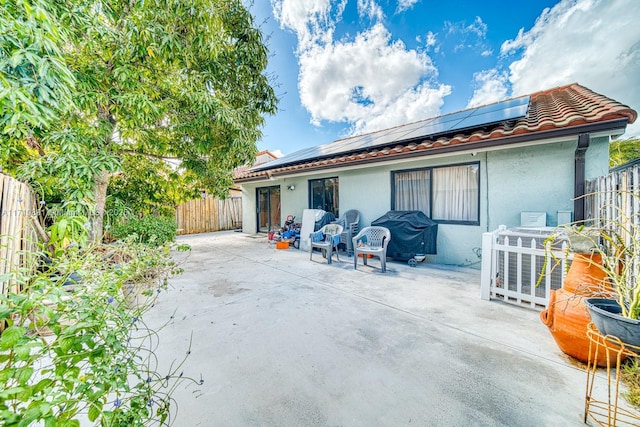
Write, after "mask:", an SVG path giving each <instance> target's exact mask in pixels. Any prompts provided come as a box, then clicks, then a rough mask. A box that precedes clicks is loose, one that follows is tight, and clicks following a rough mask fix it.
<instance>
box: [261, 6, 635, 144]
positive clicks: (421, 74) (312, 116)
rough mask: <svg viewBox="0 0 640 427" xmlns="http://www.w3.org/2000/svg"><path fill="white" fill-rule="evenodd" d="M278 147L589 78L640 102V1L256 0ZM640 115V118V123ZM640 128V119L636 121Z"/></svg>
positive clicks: (588, 82) (267, 134)
mask: <svg viewBox="0 0 640 427" xmlns="http://www.w3.org/2000/svg"><path fill="white" fill-rule="evenodd" d="M250 10H251V12H252V13H253V14H254V16H255V18H256V24H257V25H259V26H260V28H261V29H262V31H263V33H264V34H265V37H266V40H267V44H268V46H269V51H270V60H269V67H268V73H269V75H270V76H271V77H272V84H273V85H274V86H275V88H276V93H277V94H278V96H279V98H280V105H279V108H280V111H279V112H278V113H277V114H276V115H275V116H272V117H268V118H267V122H266V125H265V127H264V128H263V133H264V136H263V138H262V140H261V141H260V142H259V143H258V149H259V150H265V149H266V150H270V151H271V152H274V153H276V154H278V155H282V154H289V153H292V152H294V151H297V150H299V149H302V148H306V147H310V146H314V145H320V144H326V143H330V142H332V141H334V140H336V139H339V138H343V137H347V136H351V135H354V134H361V133H365V132H370V131H375V130H379V129H385V128H388V127H392V126H396V125H399V124H403V123H409V122H413V121H416V120H422V119H426V118H429V117H433V116H438V115H441V114H447V113H450V112H453V111H458V110H462V109H465V108H468V107H472V106H476V105H482V104H487V103H491V102H495V101H498V100H502V99H506V98H510V97H514V96H519V95H522V94H527V93H532V92H536V91H538V90H543V89H549V88H553V87H556V86H562V85H565V84H570V83H573V82H578V83H580V84H582V85H584V86H587V87H589V88H590V89H592V90H594V91H596V92H599V93H602V94H604V95H607V96H609V97H611V98H613V99H615V100H617V101H619V102H622V103H624V104H627V105H629V106H631V107H632V108H634V109H635V110H636V111H639V110H640V25H639V24H638V23H639V22H640V1H639V0H562V1H551V0H527V1H508V0H502V1H499V0H482V1H480V0H468V1H467V0H460V1H455V0H454V1H442V0H439V1H436V0H270V1H269V0H255V1H254V3H253V5H251V6H250ZM638 122H640V120H638ZM639 135H640V123H636V124H634V125H632V126H630V127H628V129H627V134H626V135H625V137H628V136H639Z"/></svg>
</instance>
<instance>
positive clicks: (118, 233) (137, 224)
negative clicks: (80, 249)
mask: <svg viewBox="0 0 640 427" xmlns="http://www.w3.org/2000/svg"><path fill="white" fill-rule="evenodd" d="M108 231H109V234H110V235H111V237H112V238H113V239H115V240H120V239H126V238H128V237H129V236H133V235H135V236H137V240H138V241H139V242H141V243H146V244H151V245H154V246H158V245H163V244H165V243H167V242H172V241H173V240H174V239H175V237H176V234H177V232H178V226H177V224H176V221H175V219H174V218H167V217H159V216H152V215H146V216H143V217H142V218H140V219H131V220H129V221H127V222H125V223H124V224H121V225H117V226H114V227H113V228H112V229H111V230H108Z"/></svg>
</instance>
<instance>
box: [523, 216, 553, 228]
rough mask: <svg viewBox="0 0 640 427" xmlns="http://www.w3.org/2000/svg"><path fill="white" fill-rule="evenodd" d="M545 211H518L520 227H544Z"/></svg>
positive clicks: (545, 224)
mask: <svg viewBox="0 0 640 427" xmlns="http://www.w3.org/2000/svg"><path fill="white" fill-rule="evenodd" d="M546 226H547V213H546V212H520V227H546Z"/></svg>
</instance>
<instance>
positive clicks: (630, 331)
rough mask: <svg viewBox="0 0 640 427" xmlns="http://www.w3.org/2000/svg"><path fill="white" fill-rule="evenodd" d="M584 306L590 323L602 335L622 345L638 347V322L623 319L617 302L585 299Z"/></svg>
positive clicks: (639, 332)
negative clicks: (587, 311) (589, 316)
mask: <svg viewBox="0 0 640 427" xmlns="http://www.w3.org/2000/svg"><path fill="white" fill-rule="evenodd" d="M584 304H585V305H586V306H587V308H588V309H589V314H590V315H591V321H592V322H593V324H594V325H596V328H598V331H600V333H601V334H602V335H612V336H614V337H618V338H619V339H620V341H622V342H623V343H626V344H630V345H633V346H636V347H640V320H634V319H629V318H628V317H623V316H622V315H621V313H622V309H621V308H620V304H618V301H616V300H614V299H609V298H587V299H585V300H584Z"/></svg>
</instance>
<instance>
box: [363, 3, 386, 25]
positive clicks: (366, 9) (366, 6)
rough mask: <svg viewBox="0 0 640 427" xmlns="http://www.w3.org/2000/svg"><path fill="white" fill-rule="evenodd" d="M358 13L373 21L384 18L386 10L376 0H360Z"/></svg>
mask: <svg viewBox="0 0 640 427" xmlns="http://www.w3.org/2000/svg"><path fill="white" fill-rule="evenodd" d="M358 13H359V14H360V16H365V17H367V18H369V19H370V20H372V21H375V20H382V19H384V12H383V11H382V8H381V7H380V5H379V4H377V3H376V2H375V0H358Z"/></svg>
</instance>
